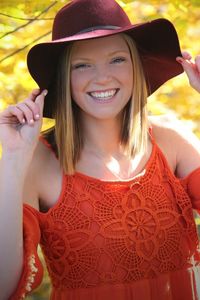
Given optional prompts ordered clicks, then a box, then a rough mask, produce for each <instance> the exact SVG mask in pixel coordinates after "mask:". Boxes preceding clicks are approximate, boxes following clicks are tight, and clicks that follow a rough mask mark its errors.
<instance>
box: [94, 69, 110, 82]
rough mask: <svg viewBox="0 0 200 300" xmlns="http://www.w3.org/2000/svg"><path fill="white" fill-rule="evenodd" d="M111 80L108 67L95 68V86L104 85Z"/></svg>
mask: <svg viewBox="0 0 200 300" xmlns="http://www.w3.org/2000/svg"><path fill="white" fill-rule="evenodd" d="M111 78H112V74H111V72H110V69H109V66H107V65H98V66H97V67H96V74H95V83H97V84H100V85H101V84H102V85H104V84H106V83H108V82H109V81H110V80H111Z"/></svg>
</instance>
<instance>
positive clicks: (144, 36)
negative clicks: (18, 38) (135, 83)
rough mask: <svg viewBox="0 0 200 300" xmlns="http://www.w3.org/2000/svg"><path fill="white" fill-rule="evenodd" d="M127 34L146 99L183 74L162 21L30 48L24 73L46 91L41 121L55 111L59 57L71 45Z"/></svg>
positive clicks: (172, 34)
mask: <svg viewBox="0 0 200 300" xmlns="http://www.w3.org/2000/svg"><path fill="white" fill-rule="evenodd" d="M122 32H123V33H127V34H128V35H129V36H131V37H132V39H133V40H134V41H135V43H136V46H137V49H138V52H139V55H140V58H141V62H142V65H143V68H144V73H145V77H146V82H147V88H148V95H151V94H152V93H153V92H154V91H156V90H157V89H158V88H159V87H160V86H161V85H162V84H163V83H165V82H166V81H168V80H169V79H171V78H173V77H175V76H177V75H179V74H181V73H182V72H183V68H182V66H181V65H180V64H179V63H177V62H176V57H177V56H181V50H180V45H179V40H178V36H177V33H176V30H175V28H174V26H173V24H172V23H171V22H170V21H168V20H166V19H156V20H153V21H151V22H146V23H141V24H136V25H130V26H126V27H123V28H118V29H114V30H110V29H96V30H92V31H89V32H84V33H79V34H75V35H73V36H69V37H66V38H63V39H59V40H54V41H50V42H46V43H41V44H37V45H35V46H33V48H32V49H31V50H30V51H29V53H28V56H27V64H28V69H29V72H30V74H31V76H32V77H33V79H34V80H35V81H36V83H37V84H38V86H39V87H40V89H41V90H43V89H47V90H48V94H47V96H46V98H45V104H44V117H48V118H52V116H53V112H54V108H55V96H54V88H53V87H54V78H55V72H56V67H57V63H58V59H59V56H60V55H61V53H62V51H63V50H64V48H65V47H66V46H67V45H68V44H69V43H71V42H73V41H74V42H75V41H81V40H86V39H94V38H101V37H106V36H111V35H114V34H118V33H122Z"/></svg>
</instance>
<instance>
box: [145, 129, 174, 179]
mask: <svg viewBox="0 0 200 300" xmlns="http://www.w3.org/2000/svg"><path fill="white" fill-rule="evenodd" d="M149 137H150V139H151V143H152V145H153V147H154V148H155V149H156V153H157V157H158V163H159V165H160V166H161V168H162V170H163V172H165V171H166V170H167V171H168V172H170V173H171V174H173V176H175V174H174V173H173V171H172V169H171V167H170V165H169V163H168V160H167V158H166V156H165V154H164V153H163V151H162V149H161V148H160V147H159V145H158V144H157V142H156V140H155V137H154V134H153V127H152V125H150V126H149Z"/></svg>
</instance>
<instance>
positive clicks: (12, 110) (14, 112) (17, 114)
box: [5, 105, 25, 124]
mask: <svg viewBox="0 0 200 300" xmlns="http://www.w3.org/2000/svg"><path fill="white" fill-rule="evenodd" d="M7 111H8V114H9V115H7V116H5V119H7V120H8V122H9V120H10V121H11V123H16V120H17V121H19V122H20V123H21V124H24V123H25V118H24V114H23V112H22V111H21V110H20V109H19V108H18V107H17V106H16V105H10V106H9V107H8V108H7ZM13 117H14V118H15V119H14V118H13Z"/></svg>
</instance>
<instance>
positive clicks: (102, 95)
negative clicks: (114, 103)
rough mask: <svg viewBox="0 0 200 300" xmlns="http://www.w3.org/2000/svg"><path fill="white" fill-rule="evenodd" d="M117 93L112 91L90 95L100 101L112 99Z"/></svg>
mask: <svg viewBox="0 0 200 300" xmlns="http://www.w3.org/2000/svg"><path fill="white" fill-rule="evenodd" d="M115 93H116V90H110V91H106V92H92V93H90V95H91V96H92V97H94V98H98V99H105V98H110V97H113V96H114V95H115Z"/></svg>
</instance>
